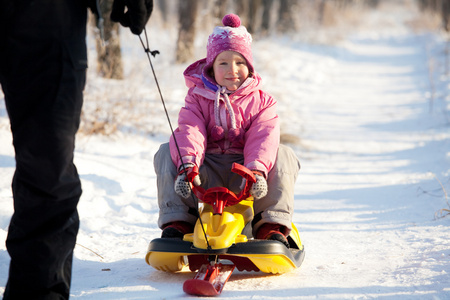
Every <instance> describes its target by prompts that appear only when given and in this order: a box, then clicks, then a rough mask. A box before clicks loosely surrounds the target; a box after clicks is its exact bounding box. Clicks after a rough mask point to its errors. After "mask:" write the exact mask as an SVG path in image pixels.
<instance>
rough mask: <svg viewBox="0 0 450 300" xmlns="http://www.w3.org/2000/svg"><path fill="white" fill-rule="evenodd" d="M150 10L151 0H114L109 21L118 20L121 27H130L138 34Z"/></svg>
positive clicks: (151, 8)
mask: <svg viewBox="0 0 450 300" xmlns="http://www.w3.org/2000/svg"><path fill="white" fill-rule="evenodd" d="M125 7H126V8H127V12H125ZM152 11H153V0H114V3H113V7H112V12H111V21H113V22H120V24H121V25H122V26H123V27H130V30H131V32H132V33H134V34H137V35H139V34H141V32H142V30H144V27H145V24H147V21H148V19H149V18H150V15H151V14H152Z"/></svg>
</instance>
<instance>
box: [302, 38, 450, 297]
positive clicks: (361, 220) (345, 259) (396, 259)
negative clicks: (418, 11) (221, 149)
mask: <svg viewBox="0 0 450 300" xmlns="http://www.w3.org/2000/svg"><path fill="white" fill-rule="evenodd" d="M424 42H425V40H424V39H423V38H422V39H420V38H418V37H412V36H400V37H396V38H392V39H381V40H367V39H366V40H364V39H354V40H353V41H352V42H349V43H347V45H346V47H345V49H343V51H341V52H340V55H339V56H338V59H337V60H336V61H335V65H334V66H333V71H332V75H331V78H330V79H329V82H328V83H327V84H325V85H324V86H323V87H322V90H321V91H319V92H317V93H316V94H315V95H312V99H308V101H307V104H306V106H307V108H306V109H307V110H309V112H308V115H307V116H306V117H307V120H304V122H305V123H306V124H307V125H306V126H307V127H309V129H307V130H306V131H307V132H308V131H309V132H310V134H307V136H308V137H309V138H308V139H307V140H306V141H305V143H306V144H309V145H310V146H311V153H310V155H311V160H309V161H308V160H307V161H305V162H304V164H303V165H304V169H303V175H302V176H301V177H300V181H301V183H300V184H299V193H300V196H299V198H298V201H297V203H296V204H297V209H298V210H297V211H298V214H297V215H296V220H297V222H298V224H300V226H301V229H302V230H303V238H304V240H305V244H306V246H307V248H306V249H307V259H306V260H305V263H304V265H303V267H302V269H301V270H300V272H299V276H300V277H301V280H299V284H298V285H299V290H298V292H299V293H300V294H301V295H305V296H308V295H309V296H313V295H317V296H319V298H334V299H341V298H353V297H355V298H371V297H376V298H378V297H392V298H396V299H398V298H399V297H400V296H402V295H403V296H405V298H406V299H411V298H417V299H424V298H426V299H433V297H434V296H436V298H437V299H445V298H448V297H450V289H449V288H448V283H449V282H450V281H449V280H450V277H449V272H450V242H449V240H448V236H449V234H448V225H449V223H448V220H438V221H433V218H434V212H436V211H437V210H438V209H440V208H443V207H445V206H444V205H445V202H443V201H442V199H443V197H442V195H443V192H442V190H440V185H439V183H438V181H437V180H436V179H435V178H434V176H437V177H438V178H440V179H441V180H447V186H448V170H449V168H448V163H449V152H448V151H449V149H450V147H449V146H450V143H449V140H448V139H449V136H450V134H449V130H448V127H447V128H446V127H445V125H444V124H445V119H444V118H443V117H444V116H443V115H442V111H441V110H440V109H436V110H435V111H433V112H432V113H430V112H429V103H428V101H429V100H427V97H425V95H426V92H427V91H428V90H429V80H428V69H427V53H426V47H425V44H424ZM300 107H301V106H300ZM447 126H448V125H447ZM445 157H446V160H445ZM426 193H430V194H437V195H441V197H432V196H431V195H429V194H426ZM293 294H294V293H293Z"/></svg>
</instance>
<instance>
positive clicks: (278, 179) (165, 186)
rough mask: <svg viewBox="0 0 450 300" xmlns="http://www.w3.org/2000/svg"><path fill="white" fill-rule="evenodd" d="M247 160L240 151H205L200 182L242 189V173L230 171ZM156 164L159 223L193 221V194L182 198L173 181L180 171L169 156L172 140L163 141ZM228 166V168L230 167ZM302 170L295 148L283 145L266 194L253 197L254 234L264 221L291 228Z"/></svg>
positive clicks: (195, 216)
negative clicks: (230, 153) (296, 192)
mask: <svg viewBox="0 0 450 300" xmlns="http://www.w3.org/2000/svg"><path fill="white" fill-rule="evenodd" d="M234 162H236V163H239V164H243V163H244V156H243V155H239V154H232V155H222V154H206V156H205V160H204V162H203V164H202V166H200V179H201V181H202V184H201V186H202V187H203V188H205V189H208V188H210V187H216V186H223V187H226V188H228V189H229V190H231V191H233V192H234V193H238V192H240V189H239V187H240V185H241V182H242V177H240V176H239V175H237V174H234V173H232V172H231V166H232V164H233V163H234ZM154 167H155V172H156V176H157V188H158V204H159V209H160V211H159V220H158V226H159V227H160V228H162V227H163V226H164V225H165V224H167V223H170V222H173V221H185V222H189V223H192V224H194V223H195V222H196V220H197V215H198V213H197V210H198V208H197V207H196V206H195V203H194V201H193V199H192V197H189V198H187V199H183V198H182V197H180V196H178V195H177V194H176V193H175V190H174V181H175V178H176V176H177V174H178V172H177V169H176V167H175V165H174V164H173V162H172V159H171V156H170V148H169V144H168V143H166V144H162V145H161V146H160V148H159V150H158V152H157V153H156V154H155V157H154ZM228 170H229V171H228ZM299 170H300V162H299V160H298V158H297V157H296V155H295V153H294V151H293V150H292V149H291V148H289V147H287V146H285V145H280V147H279V149H278V155H277V160H276V162H275V165H274V167H273V169H272V170H271V171H270V172H269V174H268V178H267V184H268V193H267V196H266V197H264V198H262V199H259V200H256V201H254V203H253V209H254V212H255V217H254V218H253V221H252V227H253V230H252V231H253V235H255V233H256V231H257V230H258V228H259V227H260V226H261V225H262V224H264V223H277V224H281V225H284V226H286V227H287V228H288V229H291V222H292V214H293V213H294V185H295V181H296V179H297V175H298V172H299Z"/></svg>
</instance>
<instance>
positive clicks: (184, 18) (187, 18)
mask: <svg viewBox="0 0 450 300" xmlns="http://www.w3.org/2000/svg"><path fill="white" fill-rule="evenodd" d="M197 3H198V1H197V0H182V1H180V2H179V6H178V19H179V22H180V29H179V31H178V41H177V52H176V61H177V63H186V62H188V61H189V60H191V59H192V58H193V56H194V39H195V20H196V18H197V6H198V5H197Z"/></svg>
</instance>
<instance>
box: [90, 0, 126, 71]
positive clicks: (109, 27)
mask: <svg viewBox="0 0 450 300" xmlns="http://www.w3.org/2000/svg"><path fill="white" fill-rule="evenodd" d="M112 3H113V0H105V1H100V10H101V12H102V15H103V16H108V17H104V39H105V40H104V42H103V41H102V40H101V37H100V33H99V32H98V31H96V48H97V71H98V73H99V74H100V75H101V76H102V77H104V78H113V79H123V65H122V53H121V51H120V38H119V24H118V23H114V22H112V21H111V20H110V18H109V16H110V15H111V10H112Z"/></svg>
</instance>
